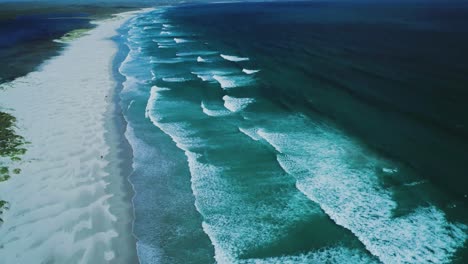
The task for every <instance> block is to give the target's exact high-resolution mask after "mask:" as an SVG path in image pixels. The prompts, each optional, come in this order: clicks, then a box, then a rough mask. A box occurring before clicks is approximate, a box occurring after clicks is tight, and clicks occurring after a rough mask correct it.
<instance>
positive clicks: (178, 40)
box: [174, 38, 191, 44]
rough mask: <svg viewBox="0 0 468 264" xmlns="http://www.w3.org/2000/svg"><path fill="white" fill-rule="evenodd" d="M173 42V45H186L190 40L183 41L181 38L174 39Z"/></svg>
mask: <svg viewBox="0 0 468 264" xmlns="http://www.w3.org/2000/svg"><path fill="white" fill-rule="evenodd" d="M174 41H175V43H178V44H179V43H187V42H191V41H190V40H188V39H183V38H174Z"/></svg>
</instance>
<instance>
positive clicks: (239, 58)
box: [220, 54, 250, 62]
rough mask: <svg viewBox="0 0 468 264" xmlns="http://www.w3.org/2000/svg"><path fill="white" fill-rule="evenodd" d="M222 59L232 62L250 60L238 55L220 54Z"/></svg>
mask: <svg viewBox="0 0 468 264" xmlns="http://www.w3.org/2000/svg"><path fill="white" fill-rule="evenodd" d="M220 56H221V57H222V58H223V59H225V60H228V61H233V62H239V61H248V60H250V59H249V58H247V57H238V56H231V55H224V54H221V55H220Z"/></svg>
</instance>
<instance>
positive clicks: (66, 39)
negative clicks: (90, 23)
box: [58, 29, 91, 43]
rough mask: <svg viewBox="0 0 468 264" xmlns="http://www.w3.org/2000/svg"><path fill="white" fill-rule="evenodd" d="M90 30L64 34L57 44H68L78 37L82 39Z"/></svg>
mask: <svg viewBox="0 0 468 264" xmlns="http://www.w3.org/2000/svg"><path fill="white" fill-rule="evenodd" d="M90 30H91V29H75V30H72V31H70V32H68V33H66V34H65V35H63V36H62V37H61V38H60V39H59V40H58V42H61V43H66V42H70V41H72V40H74V39H77V38H79V37H82V36H84V35H86V34H87V33H88V31H90Z"/></svg>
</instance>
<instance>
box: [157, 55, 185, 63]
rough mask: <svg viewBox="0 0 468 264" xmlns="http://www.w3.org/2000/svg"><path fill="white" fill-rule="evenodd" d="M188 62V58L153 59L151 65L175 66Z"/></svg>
mask: <svg viewBox="0 0 468 264" xmlns="http://www.w3.org/2000/svg"><path fill="white" fill-rule="evenodd" d="M186 61H188V60H187V59H186V58H181V57H175V58H169V59H157V58H151V61H150V63H154V64H175V63H182V62H186Z"/></svg>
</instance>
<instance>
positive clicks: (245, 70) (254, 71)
mask: <svg viewBox="0 0 468 264" xmlns="http://www.w3.org/2000/svg"><path fill="white" fill-rule="evenodd" d="M259 71H260V70H248V69H242V72H244V73H245V74H254V73H257V72H259Z"/></svg>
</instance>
